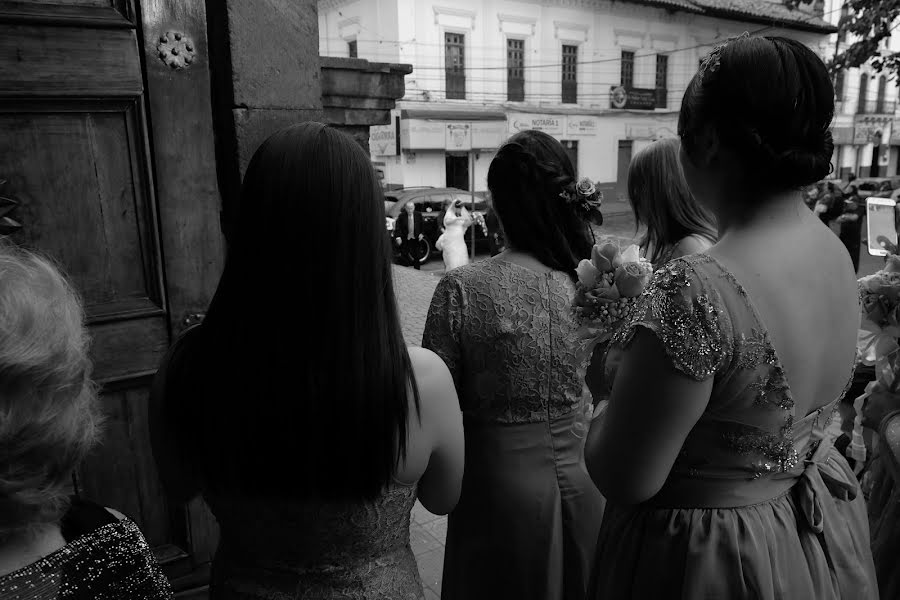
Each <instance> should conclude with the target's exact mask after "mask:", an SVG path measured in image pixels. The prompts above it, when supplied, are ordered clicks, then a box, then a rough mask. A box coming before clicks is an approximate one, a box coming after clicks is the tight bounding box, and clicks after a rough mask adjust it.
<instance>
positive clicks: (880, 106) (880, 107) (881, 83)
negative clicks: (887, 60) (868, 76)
mask: <svg viewBox="0 0 900 600" xmlns="http://www.w3.org/2000/svg"><path fill="white" fill-rule="evenodd" d="M885 92H887V77H885V76H884V75H882V76H881V77H880V78H879V79H878V97H877V100H876V104H875V112H876V113H877V114H879V115H883V114H884V112H885V111H884V95H885Z"/></svg>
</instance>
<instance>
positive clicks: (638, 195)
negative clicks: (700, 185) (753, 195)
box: [628, 138, 718, 263]
mask: <svg viewBox="0 0 900 600" xmlns="http://www.w3.org/2000/svg"><path fill="white" fill-rule="evenodd" d="M680 150H681V142H680V141H679V140H678V139H677V138H668V139H663V140H659V141H656V142H653V143H652V144H650V145H649V146H647V147H646V148H644V149H642V150H641V151H640V152H638V153H637V154H635V155H634V158H632V159H631V164H630V165H629V167H628V199H629V201H630V202H631V208H632V210H634V217H635V221H636V222H637V223H636V224H637V225H638V226H639V227H640V226H641V225H644V226H646V227H647V232H646V233H645V234H644V236H643V237H642V238H641V240H640V247H641V249H643V250H645V251H646V250H647V249H648V248H651V249H652V251H653V252H652V256H648V257H647V258H649V259H650V262H652V263H656V262H657V261H658V260H660V259H661V258H662V257H663V255H664V254H665V253H666V251H667V249H669V248H671V247H672V246H674V245H675V244H677V243H678V242H679V241H681V240H682V239H684V238H686V237H688V236H691V235H699V236H702V237H704V238H706V239H708V240H709V241H710V242H712V243H715V242H716V239H717V237H718V232H717V231H716V226H715V219H714V218H713V216H712V215H711V214H710V213H709V212H708V211H707V210H706V209H705V208H704V207H703V206H701V205H700V204H699V203H698V202H697V201H696V200H695V199H694V196H693V195H692V194H691V190H690V188H688V185H687V182H686V181H685V179H684V173H683V172H682V170H681V161H680V160H679V159H678V153H679V151H680Z"/></svg>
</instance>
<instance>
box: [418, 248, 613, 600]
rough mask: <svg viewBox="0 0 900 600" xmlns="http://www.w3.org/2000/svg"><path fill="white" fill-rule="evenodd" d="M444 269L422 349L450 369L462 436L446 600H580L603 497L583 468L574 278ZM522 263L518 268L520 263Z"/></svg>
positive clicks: (525, 260) (501, 261) (529, 265)
mask: <svg viewBox="0 0 900 600" xmlns="http://www.w3.org/2000/svg"><path fill="white" fill-rule="evenodd" d="M502 256H503V258H501V257H499V256H498V257H495V258H492V259H490V260H483V261H479V262H477V263H474V264H471V265H468V266H465V267H461V268H459V269H456V270H454V271H452V272H448V273H447V274H446V275H445V276H444V278H443V279H442V280H441V283H440V284H439V285H438V288H437V290H436V291H435V294H434V298H433V299H432V303H431V308H430V310H429V313H428V321H427V323H426V326H425V334H424V336H423V344H424V345H425V346H426V347H428V348H430V349H432V350H434V351H435V352H436V353H437V354H438V355H439V356H440V357H441V358H443V359H444V361H445V362H446V363H447V365H448V367H449V369H450V372H451V373H452V375H453V378H454V381H455V382H456V386H457V390H458V392H459V399H460V403H461V406H462V409H463V416H464V420H465V428H466V456H467V462H466V471H465V476H464V480H463V494H462V497H461V498H460V502H459V505H458V506H457V507H456V510H455V511H454V512H453V513H452V514H451V515H450V520H449V526H448V531H447V545H446V554H445V560H444V583H443V590H442V591H443V595H444V597H445V598H447V599H454V598H464V599H466V600H478V599H481V598H485V599H487V598H501V597H509V598H521V599H528V598H534V599H541V600H554V599H561V598H572V599H578V598H582V597H583V596H584V593H585V590H586V587H587V578H588V566H589V565H590V563H591V561H592V559H593V553H594V547H595V545H596V540H597V532H598V530H599V527H600V522H601V519H602V515H603V505H604V500H603V497H602V496H601V495H600V494H599V493H598V492H597V490H596V488H594V486H593V484H592V483H591V482H590V479H589V478H588V475H587V471H586V470H585V468H584V462H583V458H582V456H583V448H584V436H583V434H581V431H583V429H581V428H580V427H581V426H582V419H581V417H582V415H583V413H582V411H580V410H579V409H580V408H582V407H583V406H585V404H586V403H589V402H590V398H589V397H588V396H585V395H584V394H583V391H584V386H583V383H582V379H581V378H582V376H583V371H584V368H585V366H586V365H585V364H584V363H585V360H584V359H583V358H581V357H580V356H579V354H578V353H577V351H576V350H577V341H576V340H577V336H576V329H577V327H578V325H577V323H576V321H575V318H574V315H573V313H572V308H571V303H572V300H573V298H574V296H575V284H574V282H573V281H572V278H571V277H570V276H569V275H568V274H566V273H563V272H562V271H558V270H552V269H550V268H548V267H544V266H543V265H541V264H540V263H539V262H538V261H537V260H536V259H534V258H529V257H527V256H524V255H516V254H515V253H506V254H504V255H502ZM513 261H515V262H513Z"/></svg>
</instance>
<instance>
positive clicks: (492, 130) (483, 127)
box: [472, 121, 507, 150]
mask: <svg viewBox="0 0 900 600" xmlns="http://www.w3.org/2000/svg"><path fill="white" fill-rule="evenodd" d="M506 137H507V133H506V123H505V122H504V121H473V122H472V148H474V149H476V150H493V149H495V148H499V147H500V146H501V145H502V144H503V142H504V140H506Z"/></svg>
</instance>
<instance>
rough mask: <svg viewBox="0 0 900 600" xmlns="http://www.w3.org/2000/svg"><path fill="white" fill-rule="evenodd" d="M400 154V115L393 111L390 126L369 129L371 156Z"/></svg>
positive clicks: (376, 126)
mask: <svg viewBox="0 0 900 600" xmlns="http://www.w3.org/2000/svg"><path fill="white" fill-rule="evenodd" d="M399 153H400V114H399V111H391V123H390V124H389V125H375V126H372V127H369V154H371V155H372V156H397V155H398V154H399Z"/></svg>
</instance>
